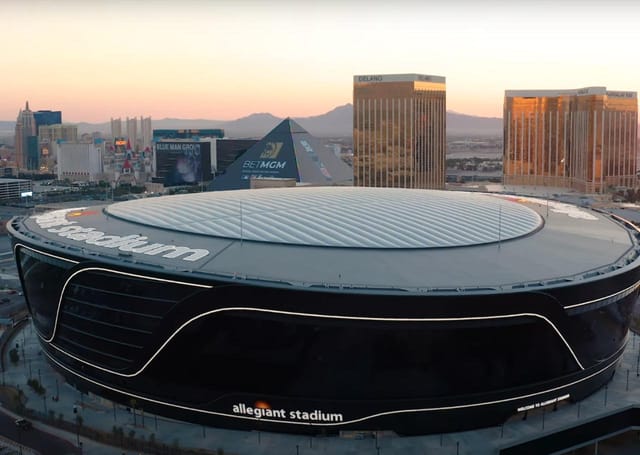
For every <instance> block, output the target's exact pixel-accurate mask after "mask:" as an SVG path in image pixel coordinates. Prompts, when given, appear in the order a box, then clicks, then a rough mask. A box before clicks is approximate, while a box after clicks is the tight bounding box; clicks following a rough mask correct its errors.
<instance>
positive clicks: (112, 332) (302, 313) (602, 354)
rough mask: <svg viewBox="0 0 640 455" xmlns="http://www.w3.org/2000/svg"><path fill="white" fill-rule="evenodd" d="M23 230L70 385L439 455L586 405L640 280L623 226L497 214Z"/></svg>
mask: <svg viewBox="0 0 640 455" xmlns="http://www.w3.org/2000/svg"><path fill="white" fill-rule="evenodd" d="M9 230H10V235H11V237H12V240H13V245H14V251H15V256H16V259H17V262H18V266H19V271H20V277H21V280H22V284H23V288H24V291H25V296H26V298H27V303H28V307H29V311H30V313H31V316H32V319H33V323H34V326H35V328H36V329H37V332H38V334H39V338H40V341H41V344H42V348H43V350H44V353H45V354H46V355H47V357H48V358H49V360H50V362H51V363H52V364H53V365H54V366H55V367H56V368H57V369H58V370H59V371H60V372H61V373H62V374H64V375H65V377H66V378H67V379H68V380H69V381H70V382H72V383H73V384H75V385H77V386H78V387H79V388H81V389H82V390H88V391H91V392H94V393H96V394H99V395H101V396H104V397H107V398H109V399H113V400H115V401H118V402H121V403H126V404H130V403H135V406H136V407H137V408H142V409H144V410H145V411H149V412H155V413H159V414H164V415H167V416H170V417H173V418H177V419H182V420H189V421H193V422H198V423H202V424H206V425H212V426H220V427H232V428H240V429H261V430H270V431H284V432H306V433H336V432H338V431H340V430H394V431H396V432H398V433H401V434H420V433H433V432H442V431H454V430H461V429H468V428H473V427H479V426H490V425H497V424H500V423H502V422H503V421H504V420H505V419H507V418H508V417H509V416H511V415H513V414H516V413H518V412H524V411H525V410H528V409H531V408H535V407H538V406H541V405H544V404H548V403H555V402H558V401H561V400H579V399H581V398H583V397H585V396H586V395H588V394H591V393H593V392H594V391H595V390H597V389H598V388H599V387H601V386H603V385H604V384H605V383H606V382H607V381H608V380H609V379H610V378H611V376H612V375H613V373H614V370H615V367H616V365H617V364H618V362H619V360H620V358H621V355H622V352H623V349H624V347H625V345H626V343H627V332H628V327H629V322H630V314H631V310H632V307H633V305H634V303H635V301H636V298H637V296H638V286H639V280H640V259H639V253H640V246H639V244H638V238H639V235H638V232H637V231H636V230H635V229H634V228H633V227H632V226H631V225H628V224H627V223H625V222H624V221H622V220H619V219H614V218H612V217H611V216H609V215H607V214H604V213H599V212H596V211H591V210H587V209H582V208H579V207H575V206H570V205H565V204H559V203H555V202H547V201H542V200H536V199H532V198H529V199H521V198H517V197H515V196H514V197H507V196H497V195H488V194H479V193H459V192H441V191H427V190H403V189H382V188H350V187H347V188H345V187H342V188H336V187H315V188H283V189H266V190H239V191H225V192H210V193H200V194H190V195H179V196H168V197H160V198H149V199H142V200H135V201H127V202H122V203H117V204H113V205H110V206H108V207H106V208H100V207H86V208H77V209H73V210H58V211H53V212H49V213H45V214H40V215H35V216H31V217H28V218H16V219H14V220H12V222H11V223H10V226H9ZM132 400H135V401H132Z"/></svg>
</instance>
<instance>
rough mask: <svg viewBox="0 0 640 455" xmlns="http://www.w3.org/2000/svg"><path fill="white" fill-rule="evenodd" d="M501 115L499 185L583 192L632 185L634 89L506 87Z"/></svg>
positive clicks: (634, 163) (635, 144)
mask: <svg viewBox="0 0 640 455" xmlns="http://www.w3.org/2000/svg"><path fill="white" fill-rule="evenodd" d="M503 118H504V183H505V184H507V185H509V184H510V185H537V186H550V187H560V188H572V189H576V190H578V191H581V192H584V193H603V192H606V190H607V189H608V188H615V187H627V188H630V187H635V186H637V178H636V171H637V170H638V167H637V164H638V163H637V157H636V153H637V148H638V139H637V137H638V96H637V93H636V92H620V91H609V90H607V89H606V88H605V87H587V88H582V89H576V90H507V91H506V92H505V100H504V117H503Z"/></svg>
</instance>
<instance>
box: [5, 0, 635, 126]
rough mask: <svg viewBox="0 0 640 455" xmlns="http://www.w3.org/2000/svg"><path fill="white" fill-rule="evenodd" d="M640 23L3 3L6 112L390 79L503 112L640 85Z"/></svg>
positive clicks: (265, 101) (159, 3)
mask: <svg viewBox="0 0 640 455" xmlns="http://www.w3.org/2000/svg"><path fill="white" fill-rule="evenodd" d="M639 24H640V2H638V1H631V0H627V1H619V0H612V1H607V2H604V1H593V0H586V1H584V0H583V1H570V0H558V1H550V0H535V1H533V0H525V1H515V0H514V1H496V0H490V1H477V2H476V1H471V0H448V1H442V2H435V1H430V0H424V1H417V0H416V1H406V0H393V1H389V0H385V1H381V0H372V1H362V0H358V1H349V0H346V1H337V0H330V1H324V2H313V1H307V0H298V1H293V0H291V1H289V0H275V1H247V0H236V1H216V0H175V1H168V0H144V1H135V0H104V1H99V0H84V1H81V0H57V1H50V0H41V1H40V0H1V1H0V33H1V35H0V40H1V41H0V42H1V43H2V45H0V62H1V63H2V66H1V68H0V75H1V76H0V120H11V121H13V120H15V119H16V116H17V114H18V110H19V109H20V108H21V107H23V106H24V103H25V101H26V100H29V102H30V107H31V108H32V109H34V110H39V109H52V110H62V113H63V120H64V121H66V122H80V121H87V122H102V121H106V120H108V119H109V118H110V117H126V116H130V117H132V116H140V115H143V116H151V117H153V118H154V119H160V118H165V117H172V118H194V119H195V118H208V119H216V120H230V119H235V118H238V117H242V116H245V115H248V114H250V113H254V112H270V113H272V114H274V115H277V116H281V117H284V116H292V117H303V116H309V115H318V114H322V113H325V112H327V111H329V110H331V109H333V108H334V107H336V106H339V105H343V104H346V103H350V102H352V81H353V75H355V74H390V73H422V74H432V75H441V76H445V77H446V80H447V109H449V110H454V111H457V112H462V113H466V114H472V115H482V116H497V117H499V116H501V115H502V102H503V96H504V90H505V89H524V88H527V89H533V88H540V89H543V88H579V87H584V86H607V87H608V88H609V89H612V90H631V91H639V90H640V26H639Z"/></svg>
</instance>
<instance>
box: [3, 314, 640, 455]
mask: <svg viewBox="0 0 640 455" xmlns="http://www.w3.org/2000/svg"><path fill="white" fill-rule="evenodd" d="M7 348H17V351H18V354H19V361H18V362H17V363H12V362H11V361H10V360H9V359H8V354H7V355H6V357H5V359H4V360H5V365H6V371H5V372H3V374H2V376H3V377H2V381H3V383H6V384H7V385H12V386H14V387H16V388H19V389H20V390H22V391H23V393H24V395H25V396H26V399H27V402H26V406H27V408H30V409H32V410H34V411H35V412H37V413H39V414H40V415H41V416H42V417H43V418H44V417H45V416H46V417H47V418H48V419H50V420H61V421H66V422H75V421H76V420H75V419H76V416H80V417H81V419H82V425H83V426H85V427H89V428H95V429H99V430H101V431H103V432H105V433H113V432H114V428H115V429H116V431H118V432H119V434H121V435H124V436H131V435H133V436H134V437H135V438H136V439H139V440H140V439H144V440H145V441H150V440H154V441H157V442H162V443H165V444H167V445H168V446H171V447H175V448H193V449H206V450H208V451H209V452H208V453H211V454H218V453H225V454H237V455H244V454H252V455H270V454H278V455H280V454H283V455H286V454H291V455H326V454H332V455H333V454H335V455H342V454H344V455H351V454H373V455H388V454H402V455H418V454H420V455H423V454H425V453H429V454H442V455H471V454H473V455H484V454H486V455H493V454H497V453H498V452H499V450H500V448H501V447H504V446H508V445H511V444H513V443H515V442H518V441H524V440H527V439H529V438H531V437H533V436H540V435H543V434H546V433H549V432H553V431H556V430H558V429H562V428H566V427H567V426H571V425H575V424H576V423H578V422H583V421H586V420H589V419H592V418H595V417H598V416H604V415H607V414H608V413H611V412H612V411H614V410H616V409H622V408H625V407H628V406H630V405H633V404H639V405H640V337H637V336H636V335H631V336H630V338H629V343H628V345H627V348H626V350H625V353H624V356H623V360H622V362H621V364H620V366H619V367H618V369H617V371H616V374H615V375H614V378H613V380H612V381H611V382H610V383H609V384H608V385H607V386H606V388H602V389H601V390H599V391H598V392H596V393H594V394H593V395H591V396H590V397H588V398H586V399H585V400H583V401H581V402H579V403H576V404H572V403H562V404H560V406H558V409H557V410H556V411H554V410H553V406H552V405H551V406H548V407H546V408H539V409H535V410H531V411H529V412H528V415H527V419H526V420H523V414H520V415H518V416H514V417H513V418H512V419H511V420H509V421H508V422H506V423H505V424H504V425H502V426H500V427H490V428H485V429H480V430H474V431H466V432H458V433H448V434H442V435H441V434H435V435H427V436H414V437H401V436H396V435H390V434H386V433H385V434H384V435H379V436H378V437H370V436H371V435H369V437H365V438H362V439H357V438H355V437H351V438H347V437H338V436H324V437H321V436H317V437H316V436H301V435H287V434H277V433H265V432H257V431H235V430H224V429H217V428H211V427H205V426H201V425H196V424H192V423H186V422H179V421H175V420H171V419H167V418H165V417H161V416H156V415H151V414H148V413H142V412H141V411H140V410H138V411H137V412H136V414H135V415H134V414H133V413H132V412H131V411H130V410H128V409H127V407H126V406H123V405H119V404H115V403H113V402H111V401H108V400H105V399H103V398H100V397H98V396H95V395H92V394H89V395H86V394H83V393H81V392H79V391H78V390H77V389H75V388H74V387H72V386H71V385H70V384H68V383H66V382H65V380H64V379H63V377H62V376H61V375H60V374H58V373H57V372H56V371H55V370H53V368H52V367H51V366H50V365H49V363H48V362H47V361H46V356H45V355H44V354H43V353H42V350H41V348H40V345H39V343H38V340H37V335H36V333H35V330H34V329H33V327H32V325H31V323H28V324H26V325H25V326H24V327H23V328H22V329H20V330H19V331H18V332H17V333H16V334H15V335H14V337H13V338H12V339H11V340H10V342H9V346H7ZM8 351H9V349H7V353H8ZM30 378H31V379H37V381H38V382H39V383H40V384H41V385H42V386H43V387H44V388H45V389H46V392H45V393H44V394H43V395H38V394H37V393H36V391H35V390H33V389H32V388H31V387H29V386H28V385H27V381H28V380H29V379H30ZM74 409H75V411H74ZM3 411H4V412H6V410H3ZM44 420H46V419H44ZM34 426H37V428H39V429H42V430H44V431H48V432H50V433H53V434H55V435H57V436H60V437H62V438H65V439H67V440H69V441H70V442H73V443H74V444H78V443H82V446H83V451H84V453H89V454H91V455H93V454H95V455H112V454H114V455H121V454H122V453H127V454H128V455H130V454H132V453H134V452H132V451H126V450H125V451H123V450H122V449H121V448H118V447H112V446H107V445H104V444H99V443H96V442H93V441H91V440H88V439H87V438H85V437H84V436H82V435H81V434H74V433H73V432H69V431H63V430H60V429H57V428H54V427H52V426H50V425H46V424H44V423H41V422H34ZM120 429H122V430H121V431H120ZM352 436H354V435H353V434H352ZM365 436H366V435H365ZM374 436H375V435H374ZM135 453H138V452H135Z"/></svg>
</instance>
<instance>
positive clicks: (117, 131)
mask: <svg viewBox="0 0 640 455" xmlns="http://www.w3.org/2000/svg"><path fill="white" fill-rule="evenodd" d="M111 137H112V138H113V139H116V138H119V137H122V119H121V118H111Z"/></svg>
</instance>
